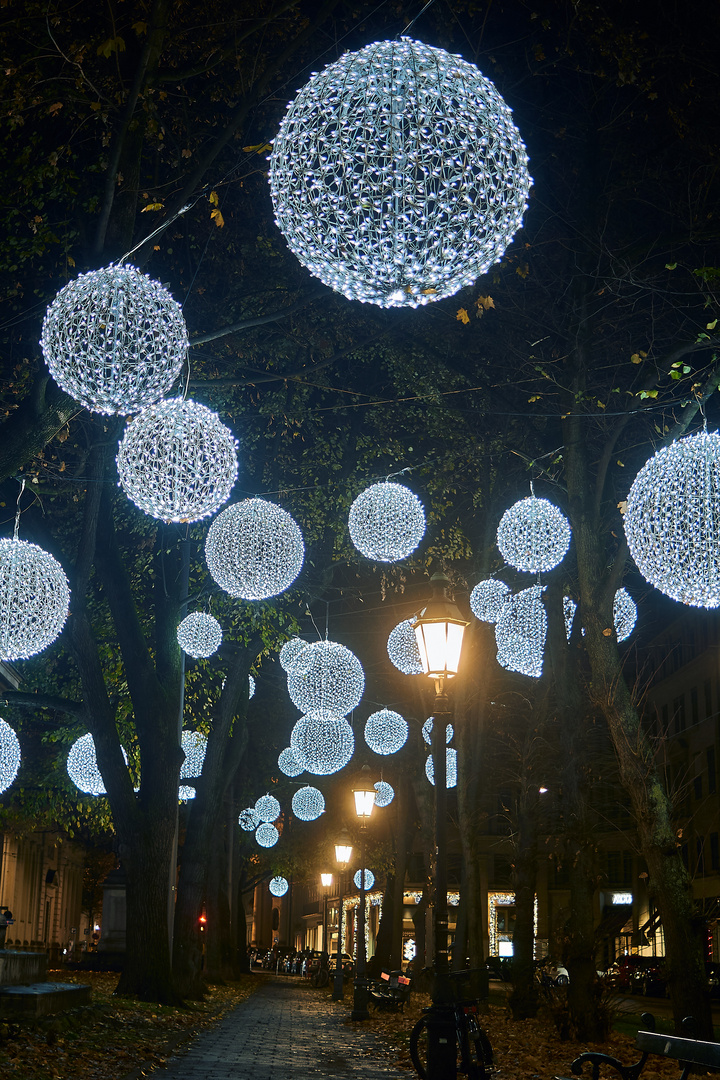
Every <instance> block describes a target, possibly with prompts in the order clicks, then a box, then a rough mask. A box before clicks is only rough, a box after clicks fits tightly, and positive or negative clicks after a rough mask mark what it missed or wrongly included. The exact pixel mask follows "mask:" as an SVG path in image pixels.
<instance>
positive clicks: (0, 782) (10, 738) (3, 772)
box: [0, 719, 20, 791]
mask: <svg viewBox="0 0 720 1080" xmlns="http://www.w3.org/2000/svg"><path fill="white" fill-rule="evenodd" d="M19 768H20V743H19V742H18V737H17V735H16V734H15V732H14V731H13V729H12V728H11V727H10V725H9V724H8V723H7V721H5V720H1V719H0V791H7V789H8V788H9V787H10V785H11V784H12V782H13V780H14V779H15V777H16V776H17V774H18V769H19Z"/></svg>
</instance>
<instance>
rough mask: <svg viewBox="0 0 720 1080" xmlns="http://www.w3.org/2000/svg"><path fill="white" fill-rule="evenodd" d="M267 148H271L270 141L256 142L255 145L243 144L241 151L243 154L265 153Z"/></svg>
mask: <svg viewBox="0 0 720 1080" xmlns="http://www.w3.org/2000/svg"><path fill="white" fill-rule="evenodd" d="M268 150H272V143H269V142H266V143H258V144H257V146H243V153H245V154H265V153H267V151H268Z"/></svg>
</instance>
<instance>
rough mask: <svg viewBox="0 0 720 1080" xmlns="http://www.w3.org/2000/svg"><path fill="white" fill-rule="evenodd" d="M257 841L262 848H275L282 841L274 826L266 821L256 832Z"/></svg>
mask: <svg viewBox="0 0 720 1080" xmlns="http://www.w3.org/2000/svg"><path fill="white" fill-rule="evenodd" d="M255 839H256V840H257V842H258V844H259V845H260V847H275V844H277V842H278V840H279V839H280V833H279V832H278V831H277V829H276V828H275V826H274V825H271V824H270V823H269V822H268V821H264V822H263V823H262V825H258V827H257V829H256V830H255Z"/></svg>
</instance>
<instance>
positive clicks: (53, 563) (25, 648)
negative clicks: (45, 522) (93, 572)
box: [0, 540, 70, 660]
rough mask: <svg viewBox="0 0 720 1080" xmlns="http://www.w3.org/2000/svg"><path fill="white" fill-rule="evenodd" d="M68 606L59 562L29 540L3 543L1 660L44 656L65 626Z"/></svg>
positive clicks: (0, 547) (0, 554) (0, 560)
mask: <svg viewBox="0 0 720 1080" xmlns="http://www.w3.org/2000/svg"><path fill="white" fill-rule="evenodd" d="M69 606H70V589H69V588H68V582H67V578H66V577H65V573H64V571H63V568H62V566H61V565H60V563H59V562H58V561H57V559H55V558H53V556H52V555H51V554H50V553H49V552H47V551H43V549H42V548H41V547H38V546H37V544H29V543H28V542H27V541H26V540H0V660H26V659H27V658H28V657H29V656H34V655H35V654H36V653H39V652H42V650H43V649H45V648H47V646H48V645H50V644H51V642H53V641H54V640H55V638H56V637H57V636H58V634H59V633H60V631H61V630H62V628H63V626H64V625H65V620H66V619H67V615H68V608H69Z"/></svg>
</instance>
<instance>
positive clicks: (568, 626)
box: [563, 596, 577, 641]
mask: <svg viewBox="0 0 720 1080" xmlns="http://www.w3.org/2000/svg"><path fill="white" fill-rule="evenodd" d="M576 611H577V604H576V603H575V601H574V600H573V599H572V598H571V597H570V596H563V617H564V619H565V634H566V636H567V639H568V641H569V640H570V635H571V634H572V628H573V623H574V622H575V612H576Z"/></svg>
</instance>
